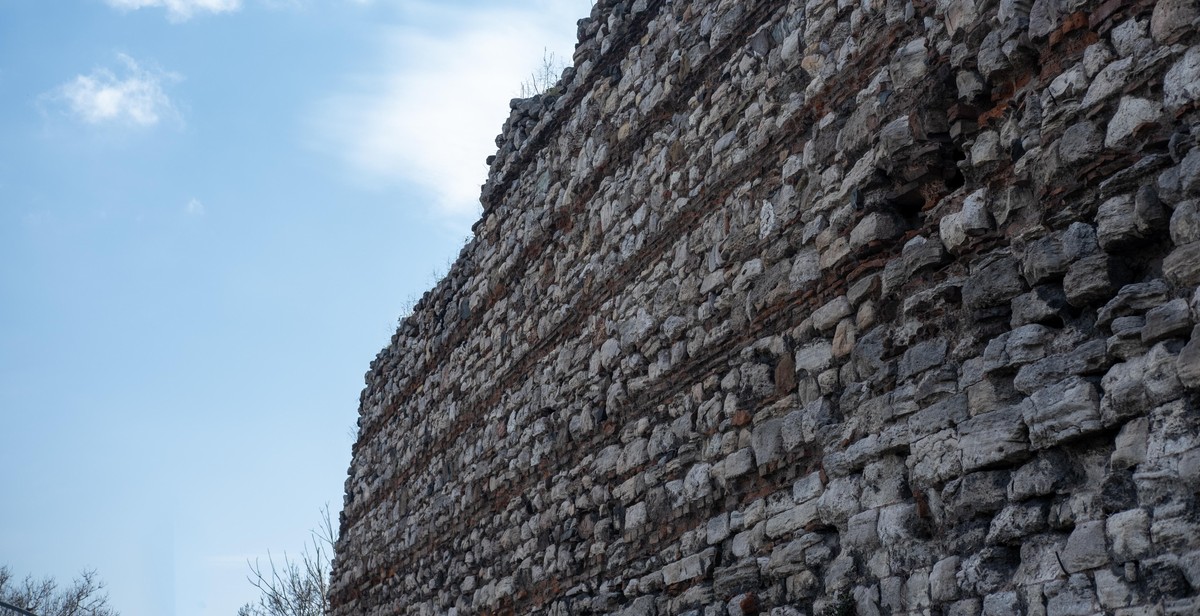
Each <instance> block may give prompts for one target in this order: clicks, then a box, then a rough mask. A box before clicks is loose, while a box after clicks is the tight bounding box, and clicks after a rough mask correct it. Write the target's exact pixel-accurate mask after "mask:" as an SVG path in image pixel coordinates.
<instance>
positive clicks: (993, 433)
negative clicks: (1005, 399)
mask: <svg viewBox="0 0 1200 616" xmlns="http://www.w3.org/2000/svg"><path fill="white" fill-rule="evenodd" d="M959 433H960V436H959V438H958V443H959V446H961V447H962V450H963V454H962V467H963V470H964V471H967V472H969V471H972V470H976V469H979V468H984V467H987V466H991V465H993V464H996V463H1000V462H1012V461H1015V460H1019V459H1021V458H1022V457H1024V455H1025V454H1026V452H1028V451H1029V437H1028V436H1027V434H1026V429H1025V422H1024V419H1023V418H1022V408H1021V407H1019V406H1013V407H1009V408H1006V409H1001V410H997V411H992V412H990V413H983V414H981V415H978V416H976V417H973V418H971V419H969V420H967V421H966V422H964V423H963V424H961V425H960V426H959Z"/></svg>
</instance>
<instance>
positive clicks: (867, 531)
mask: <svg viewBox="0 0 1200 616" xmlns="http://www.w3.org/2000/svg"><path fill="white" fill-rule="evenodd" d="M878 523H879V510H878V509H868V510H866V511H862V512H859V513H856V514H854V515H852V516H850V518H849V519H848V520H847V521H846V532H844V533H842V535H841V544H842V546H843V547H844V548H845V549H847V550H850V551H852V552H854V553H857V554H861V553H863V552H865V551H867V550H869V549H871V548H874V547H876V546H878V545H879V532H878V531H877V530H876V529H877V527H878Z"/></svg>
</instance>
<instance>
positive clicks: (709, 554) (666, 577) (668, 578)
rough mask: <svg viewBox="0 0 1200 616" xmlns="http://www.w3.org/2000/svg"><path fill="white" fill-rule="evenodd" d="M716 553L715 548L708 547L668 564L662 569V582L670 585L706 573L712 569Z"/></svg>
mask: <svg viewBox="0 0 1200 616" xmlns="http://www.w3.org/2000/svg"><path fill="white" fill-rule="evenodd" d="M716 555H717V551H716V549H715V548H708V549H707V550H704V551H703V552H701V553H699V554H693V555H691V556H688V557H687V558H683V559H680V560H677V561H675V562H673V563H670V564H668V565H667V566H665V567H663V569H662V576H663V584H666V585H667V586H671V585H673V584H678V583H679V582H685V581H688V580H694V579H696V578H698V577H701V576H705V575H708V574H709V572H711V571H712V566H713V561H714V559H715V558H716Z"/></svg>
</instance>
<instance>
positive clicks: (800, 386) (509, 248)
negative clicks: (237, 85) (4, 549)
mask: <svg viewBox="0 0 1200 616" xmlns="http://www.w3.org/2000/svg"><path fill="white" fill-rule="evenodd" d="M512 107H513V110H512V114H511V117H510V118H509V120H508V122H507V123H506V124H505V126H504V132H503V134H502V135H501V136H500V137H499V138H498V139H497V145H498V148H499V150H498V152H497V154H496V156H495V157H494V158H493V159H491V160H490V162H491V169H490V174H489V177H488V182H487V184H486V185H485V186H484V190H483V196H482V201H483V204H484V211H483V215H482V218H481V219H480V220H479V222H478V223H477V224H476V225H475V234H474V239H473V240H472V241H471V242H470V243H469V244H468V245H467V246H466V247H465V248H464V249H463V251H462V254H461V255H460V257H459V259H458V261H457V263H456V264H455V265H454V267H453V268H452V269H451V271H450V273H449V275H448V276H447V277H446V278H445V280H443V281H442V282H440V283H439V284H438V285H437V287H436V288H434V289H433V290H432V291H430V292H429V293H428V294H426V296H425V297H424V299H423V300H422V301H421V302H420V303H419V304H418V306H417V308H416V309H415V311H414V312H413V314H412V315H411V316H410V317H408V318H407V319H406V320H405V321H404V322H403V323H402V324H401V326H400V328H399V330H398V331H397V333H396V335H395V336H394V337H393V338H392V341H391V344H390V345H389V346H388V347H387V348H386V349H384V350H383V351H382V352H381V353H380V354H379V356H378V357H377V358H376V359H375V361H374V362H373V363H372V364H371V368H370V371H369V372H368V373H367V375H366V380H367V386H366V389H365V390H364V392H363V394H362V399H361V418H360V420H359V427H360V434H359V438H358V442H357V444H356V445H355V447H354V456H353V462H352V464H351V467H350V471H349V477H348V479H347V481H346V497H345V508H344V510H343V512H342V518H341V539H340V541H339V542H338V544H337V556H336V562H335V567H334V575H333V585H332V589H333V602H334V614H336V615H338V616H350V615H360V614H365V615H372V616H376V615H393V614H420V615H431V614H460V615H465V614H547V615H552V616H567V615H580V614H604V613H620V614H627V615H630V616H633V615H639V616H643V615H644V616H654V615H665V614H692V615H697V616H699V615H704V616H716V615H724V614H729V615H731V616H737V615H749V614H771V615H774V616H792V615H800V614H802V615H805V616H827V615H848V614H858V615H860V616H874V615H881V614H895V615H918V614H922V615H939V614H940V615H943V616H981V615H982V616H1002V615H1003V616H1007V615H1017V614H1019V615H1028V616H1042V615H1047V616H1075V615H1078V616H1088V615H1092V614H1106V615H1116V616H1152V615H1153V616H1157V615H1177V616H1195V615H1196V614H1200V598H1198V596H1197V589H1198V588H1200V494H1198V491H1200V326H1198V325H1197V324H1198V323H1200V293H1198V292H1197V285H1198V284H1200V6H1198V3H1197V1H1196V0H1157V1H1154V0H1134V1H1118V0H1108V1H1103V2H1100V1H1088V0H1033V1H1032V2H1030V1H1028V0H999V1H996V0H807V1H806V2H804V1H797V0H791V1H784V0H774V1H769V0H746V1H732V0H719V1H718V0H711V1H700V0H697V1H692V2H687V1H683V0H676V1H674V2H672V1H669V0H624V1H620V2H618V1H615V0H601V1H600V2H599V3H598V4H597V5H596V6H595V7H594V8H593V10H592V14H591V16H590V17H589V18H587V19H584V20H581V21H580V22H579V45H578V48H577V50H576V53H575V66H574V67H573V68H571V69H568V70H567V71H566V72H565V73H564V79H563V81H562V83H561V84H560V86H559V87H558V88H556V89H555V90H552V91H551V92H549V93H547V94H546V95H543V96H540V97H535V98H533V99H527V100H516V101H513V104H512Z"/></svg>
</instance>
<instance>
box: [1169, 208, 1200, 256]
mask: <svg viewBox="0 0 1200 616" xmlns="http://www.w3.org/2000/svg"><path fill="white" fill-rule="evenodd" d="M1171 241H1172V242H1175V245H1176V246H1182V245H1184V244H1190V243H1192V242H1200V201H1197V200H1195V199H1189V200H1187V201H1184V202H1183V203H1180V204H1179V205H1176V206H1175V211H1174V212H1172V214H1171Z"/></svg>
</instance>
